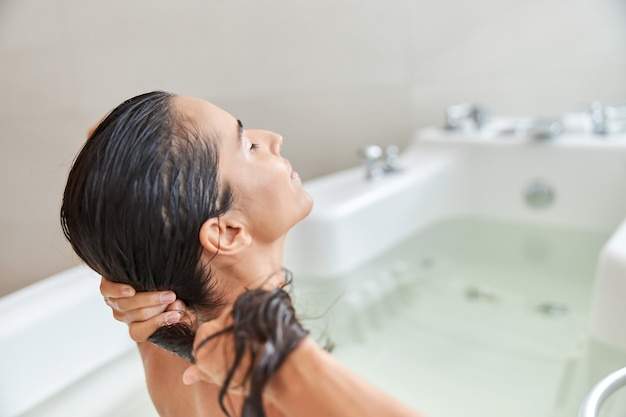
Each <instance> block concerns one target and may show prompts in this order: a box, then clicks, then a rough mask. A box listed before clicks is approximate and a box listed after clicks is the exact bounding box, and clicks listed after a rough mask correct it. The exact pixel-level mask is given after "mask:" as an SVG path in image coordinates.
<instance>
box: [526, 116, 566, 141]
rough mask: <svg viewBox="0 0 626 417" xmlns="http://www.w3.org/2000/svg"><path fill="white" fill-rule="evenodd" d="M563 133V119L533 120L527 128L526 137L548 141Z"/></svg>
mask: <svg viewBox="0 0 626 417" xmlns="http://www.w3.org/2000/svg"><path fill="white" fill-rule="evenodd" d="M562 133H563V121H562V120H561V119H549V118H539V119H532V121H531V122H530V124H529V126H528V127H527V128H526V131H525V136H526V137H528V138H531V139H535V140H547V139H552V138H555V137H557V136H559V135H561V134H562Z"/></svg>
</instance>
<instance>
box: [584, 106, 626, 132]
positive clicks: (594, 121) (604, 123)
mask: <svg viewBox="0 0 626 417" xmlns="http://www.w3.org/2000/svg"><path fill="white" fill-rule="evenodd" d="M589 118H590V119H591V131H592V132H593V133H594V134H596V135H602V136H605V135H610V134H611V133H618V132H624V131H626V105H621V106H606V105H604V104H602V102H600V101H594V102H592V103H591V106H590V109H589Z"/></svg>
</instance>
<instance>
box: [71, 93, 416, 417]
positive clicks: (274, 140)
mask: <svg viewBox="0 0 626 417" xmlns="http://www.w3.org/2000/svg"><path fill="white" fill-rule="evenodd" d="M281 146H282V137H281V136H280V135H277V134H275V133H272V132H267V131H261V130H244V129H243V125H242V123H241V122H240V121H238V120H237V119H235V118H234V117H233V116H231V115H230V114H228V113H226V112H225V111H223V110H221V109H219V108H218V107H216V106H214V105H213V104H211V103H208V102H206V101H202V100H199V99H194V98H189V97H179V96H175V95H172V94H169V93H165V92H153V93H147V94H143V95H140V96H137V97H134V98H132V99H129V100H127V101H125V102H124V103H122V104H120V105H119V106H118V107H117V108H116V109H114V110H113V111H112V112H111V113H110V114H109V115H107V117H105V119H104V120H103V121H102V122H101V123H100V124H99V125H98V126H97V127H96V128H95V130H94V131H93V133H92V134H91V135H90V137H89V139H88V140H87V142H86V143H85V145H84V147H83V149H82V150H81V152H80V153H79V155H78V157H77V158H76V161H75V162H74V165H73V167H72V170H71V171H70V174H69V177H68V182H67V185H66V189H65V194H64V198H63V205H62V209H61V220H62V225H63V230H64V232H65V235H66V237H67V238H68V240H69V241H70V243H71V244H72V247H73V248H74V250H75V252H76V253H77V254H78V255H79V256H80V257H81V258H82V259H83V260H84V261H85V262H86V263H87V264H88V265H89V266H90V267H91V268H93V269H95V270H96V271H98V272H99V273H101V274H102V275H104V276H107V277H111V278H112V279H113V280H115V281H116V282H117V284H114V283H108V282H107V281H103V285H102V292H103V294H105V296H106V298H107V302H108V303H109V305H111V306H112V308H113V310H114V315H115V317H116V318H117V319H119V320H123V321H126V322H131V323H135V324H131V328H130V329H131V335H132V336H133V338H134V339H135V340H138V342H139V343H138V345H139V349H140V352H141V356H142V359H143V362H144V368H145V371H146V379H147V384H148V389H149V392H150V395H151V398H152V400H153V402H154V404H155V406H156V408H157V410H158V412H159V414H160V415H161V416H183V415H184V416H208V415H211V416H213V415H222V414H221V413H222V411H223V412H225V413H228V414H231V415H237V414H239V412H240V411H241V413H242V414H243V415H262V413H263V410H265V411H266V412H267V413H268V414H270V415H281V414H282V412H287V415H293V416H298V415H300V414H298V413H299V412H300V411H299V410H300V407H299V406H298V404H299V401H300V400H294V398H296V397H300V395H296V396H295V397H294V396H293V393H292V392H291V388H292V387H295V386H296V385H297V384H295V383H294V384H291V382H292V380H293V381H296V380H298V378H296V376H297V375H298V374H299V372H300V371H301V370H303V371H307V370H306V369H300V368H299V366H300V365H299V364H300V363H301V362H302V361H301V360H297V361H296V360H291V359H290V358H289V355H290V354H292V353H293V355H294V356H293V357H292V358H296V357H297V358H301V357H302V358H307V359H305V360H304V362H305V363H308V364H314V363H315V364H317V366H319V367H320V368H321V369H332V374H333V375H335V374H337V375H341V378H340V382H344V383H352V384H355V385H354V387H355V389H357V387H359V386H360V385H359V383H357V382H356V381H358V379H357V378H355V377H354V376H353V375H351V374H349V373H348V372H347V371H345V370H344V369H343V368H341V367H340V366H339V365H338V364H336V363H334V362H332V360H330V359H328V358H327V357H326V356H324V354H323V352H321V351H320V349H319V348H317V347H314V346H313V344H312V342H311V341H310V340H309V339H308V338H307V336H306V333H305V332H304V330H303V329H302V328H301V327H300V325H299V323H298V322H297V320H295V317H294V313H293V308H292V307H291V305H290V300H289V297H288V296H287V295H286V293H284V292H283V291H281V290H280V289H278V288H280V287H282V286H283V285H284V281H285V277H284V273H283V269H282V256H283V246H284V241H285V237H286V234H287V231H288V230H289V229H290V228H291V227H292V226H293V225H294V224H296V223H297V222H298V221H300V220H301V219H302V218H304V217H305V216H306V215H307V214H308V213H309V212H310V210H311V207H312V201H311V197H310V196H309V195H308V194H307V193H306V192H305V191H304V189H303V188H302V184H301V181H300V179H299V177H298V174H297V173H296V172H295V171H293V169H292V168H291V165H290V164H289V161H287V160H286V159H284V158H282V157H281V156H280V148H281ZM107 285H108V287H107ZM250 288H254V289H255V290H253V291H248V290H249V289H250ZM155 290H158V291H160V292H154V291H155ZM124 291H129V292H128V296H126V297H125V296H124V295H123V294H124ZM146 291H147V292H146ZM134 294H136V295H134ZM155 298H156V299H157V300H158V301H156V302H155V301H154V300H155ZM175 298H178V300H180V301H178V302H177V303H175V304H170V303H172V302H173V301H174V299H175ZM231 309H232V311H231ZM166 310H167V311H166ZM220 315H221V316H222V317H226V318H222V319H221V320H218V321H216V320H215V319H216V318H217V317H218V316H220ZM142 322H143V323H142ZM203 323H205V324H203ZM216 323H220V329H222V328H225V329H226V332H225V333H224V332H223V331H221V332H219V333H218V334H220V335H221V336H220V337H216V338H213V339H211V338H209V339H207V338H206V337H207V332H209V333H211V334H213V333H215V330H216V329H215V326H216ZM163 324H167V325H165V326H163ZM207 329H209V330H207ZM197 330H198V331H199V335H198V338H197V339H198V340H197V343H199V344H202V346H201V347H200V348H199V349H197V350H196V351H195V359H196V360H197V361H198V362H197V364H196V365H195V366H194V367H192V368H190V369H189V370H187V373H185V382H186V383H187V384H188V385H185V384H183V373H184V372H185V370H186V369H187V368H188V367H189V361H193V360H194V354H193V352H192V343H193V341H194V337H195V333H196V331H197ZM144 335H147V336H149V342H146V341H145V339H144V338H143V336H144ZM206 340H208V341H209V342H208V343H205V341H206ZM157 346H160V347H162V348H164V349H166V350H168V351H170V352H174V353H176V354H177V355H178V356H174V355H172V354H171V353H170V352H167V351H165V350H163V349H161V348H160V347H157ZM208 346H226V351H225V352H227V353H228V352H230V353H232V355H231V354H227V355H226V356H225V357H221V356H219V355H218V359H214V355H215V352H217V351H216V350H215V349H210V351H211V352H213V354H212V355H209V356H207V354H206V353H204V352H207V350H209V349H207V348H208ZM309 358H310V359H309ZM315 358H317V359H315ZM245 364H247V365H245ZM283 364H284V366H281V365H283ZM289 364H291V365H289ZM294 365H297V366H294ZM279 369H280V372H278V370H279ZM242 374H243V377H242V376H241V375H242ZM281 374H283V375H284V377H283V378H282V379H284V380H286V381H289V384H285V383H284V381H283V382H281V380H282V379H281V378H280V377H279V375H281ZM308 374H309V373H308V371H307V372H306V375H308ZM328 376H329V375H326V377H328ZM216 378H217V379H216ZM342 378H343V379H342ZM300 380H302V381H304V379H302V378H300ZM192 382H197V383H196V384H190V383H192ZM216 383H218V384H221V385H222V388H220V387H219V385H217V384H216ZM302 386H303V387H305V386H306V385H305V384H304V385H302ZM328 386H332V384H331V383H330V379H329V385H328ZM368 389H369V390H370V391H371V390H374V391H376V390H375V389H373V388H371V387H370V388H368ZM227 390H231V391H229V392H227ZM357 391H358V390H357ZM370 391H367V390H365V391H363V392H364V393H368V394H371V392H370ZM337 392H339V391H337ZM376 392H378V391H376ZM270 393H271V395H270ZM263 394H264V395H263ZM329 394H330V395H335V394H336V392H327V393H320V395H329ZM218 397H219V401H218ZM376 398H379V403H380V405H381V406H384V407H391V409H394V407H395V408H397V409H398V410H401V411H402V413H403V414H398V415H407V414H406V412H407V409H406V408H403V407H402V406H401V405H398V404H397V403H396V402H395V401H393V400H392V399H390V398H388V397H386V396H384V394H380V395H378V396H376ZM343 400H344V398H341V399H339V400H335V401H334V402H333V401H330V400H329V401H328V404H334V403H339V402H341V401H343ZM289 404H291V405H290V406H289ZM334 407H335V408H334V410H336V411H337V412H342V410H341V407H339V406H337V405H336V406H334ZM398 407H399V408H398ZM343 415H346V414H343ZM362 415H363V414H362Z"/></svg>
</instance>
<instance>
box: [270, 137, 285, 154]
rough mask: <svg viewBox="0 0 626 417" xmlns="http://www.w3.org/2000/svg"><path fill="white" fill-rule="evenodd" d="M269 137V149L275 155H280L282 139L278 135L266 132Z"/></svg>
mask: <svg viewBox="0 0 626 417" xmlns="http://www.w3.org/2000/svg"><path fill="white" fill-rule="evenodd" d="M268 133H269V136H270V148H271V150H272V152H274V153H275V154H276V155H280V150H281V149H282V147H283V137H282V135H279V134H278V133H274V132H268Z"/></svg>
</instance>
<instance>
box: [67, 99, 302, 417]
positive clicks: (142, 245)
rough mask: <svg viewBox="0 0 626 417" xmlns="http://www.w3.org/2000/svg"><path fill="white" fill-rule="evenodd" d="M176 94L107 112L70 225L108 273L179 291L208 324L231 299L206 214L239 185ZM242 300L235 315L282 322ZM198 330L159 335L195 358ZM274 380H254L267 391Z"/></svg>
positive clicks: (79, 171) (80, 172)
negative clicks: (215, 272) (209, 256)
mask: <svg viewBox="0 0 626 417" xmlns="http://www.w3.org/2000/svg"><path fill="white" fill-rule="evenodd" d="M173 97H174V95H173V94H170V93H167V92H163V91H155V92H151V93H146V94H142V95H139V96H136V97H133V98H131V99H129V100H126V101H124V102H123V103H122V104H120V105H119V106H117V107H116V108H115V109H114V110H113V111H111V112H110V113H109V114H108V115H107V116H106V117H105V119H104V120H103V121H102V122H101V123H100V124H99V125H98V127H97V128H96V129H95V130H94V132H93V133H92V134H91V136H90V138H89V139H88V140H87V141H86V143H85V145H84V146H83V148H82V149H81V151H80V153H79V154H78V156H77V157H76V159H75V161H74V164H73V166H72V168H71V170H70V173H69V176H68V180H67V184H66V187H65V192H64V194H63V202H62V207H61V225H62V228H63V232H64V234H65V237H66V238H67V239H68V241H69V242H70V244H71V245H72V248H73V249H74V251H75V252H76V254H77V255H78V256H79V257H80V258H81V259H82V260H83V261H84V262H85V263H86V264H87V265H88V266H89V267H91V268H92V269H93V270H95V271H97V272H98V273H99V274H101V275H103V276H105V277H107V278H108V279H110V280H112V281H114V282H119V283H124V284H129V285H131V286H132V287H133V288H135V290H137V291H154V290H171V291H174V292H175V293H176V296H177V297H178V299H180V300H182V301H184V302H185V304H186V305H187V307H188V309H190V310H192V311H194V312H195V313H196V315H197V317H198V319H199V321H206V320H211V319H213V318H215V317H217V315H219V312H220V310H221V309H222V308H223V307H224V301H223V300H224V296H223V293H222V292H221V290H220V289H219V288H218V287H217V285H216V282H215V280H214V279H213V278H212V274H211V269H210V265H209V264H204V263H203V262H201V255H202V246H201V244H200V241H199V231H200V228H201V226H202V224H203V223H204V222H205V221H206V220H208V219H210V218H214V217H219V216H220V215H222V214H224V213H225V212H226V211H228V210H229V208H230V207H231V206H232V203H233V191H232V189H231V187H230V186H229V185H228V184H225V183H224V182H220V179H219V175H218V165H219V149H218V146H217V143H218V141H217V140H215V138H211V137H208V136H207V134H206V133H205V132H202V131H201V129H199V128H198V127H197V126H196V125H194V123H193V121H191V120H185V119H184V118H183V117H182V116H181V115H179V114H177V112H176V109H175V108H174V106H173V105H172V98H173ZM281 291H282V290H281ZM278 299H280V300H281V303H283V304H285V303H286V304H285V305H284V306H283V307H284V308H281V309H279V310H281V311H284V310H285V308H286V309H287V310H289V308H291V304H290V299H289V298H288V297H287V298H286V299H285V298H284V297H282V298H281V297H279V298H278ZM268 302H269V301H268ZM272 303H273V302H270V304H272ZM237 305H238V307H237V308H235V310H234V311H233V314H244V313H245V314H244V316H245V317H248V318H249V319H251V320H252V318H253V317H257V318H259V319H258V320H253V321H252V322H249V323H248V324H249V325H250V326H252V328H255V326H265V327H268V326H269V327H273V326H278V325H279V323H280V314H279V312H278V311H277V314H279V316H275V317H272V315H271V314H269V315H268V314H267V311H266V310H265V309H266V307H267V305H265V304H263V303H261V304H259V303H246V302H243V303H239V302H238V304H237ZM258 309H261V310H262V311H259V310H258ZM294 320H295V319H294ZM296 323H297V321H296ZM240 325H241V322H240ZM298 326H299V324H298V325H297V326H296V327H298ZM300 333H301V332H298V331H294V332H292V333H289V332H287V334H291V335H292V336H291V337H293V338H294V339H293V340H292V341H291V343H296V344H297V343H298V342H299V341H300V340H301V339H302V337H303V336H299V335H300ZM249 335H250V336H249V337H255V336H254V334H253V333H250V334H249ZM194 336H195V331H194V329H192V328H191V327H190V326H189V325H188V324H186V323H185V322H184V321H181V322H180V323H175V324H172V325H168V326H164V327H161V328H159V329H157V330H156V331H155V332H154V333H153V334H152V335H151V336H150V338H149V340H150V341H151V342H152V343H154V344H156V345H158V346H161V347H163V348H164V349H167V350H169V351H172V352H174V353H176V354H178V355H179V356H182V357H184V358H187V359H188V360H193V357H192V355H191V349H192V345H193V339H194ZM260 340H261V342H260V343H265V342H266V341H267V340H269V339H267V338H266V339H260ZM253 345H254V343H252V342H251V341H250V342H248V344H247V345H246V346H249V347H251V346H253ZM285 346H286V345H285ZM275 355H278V356H280V355H282V353H280V352H277V353H275ZM264 378H265V382H263V379H264ZM267 378H269V376H267V375H266V376H265V377H263V378H261V379H260V380H257V379H254V381H256V382H254V381H253V384H252V385H253V386H255V387H257V388H258V387H261V388H260V389H262V387H263V386H264V385H265V383H266V382H267V381H266V380H267ZM258 381H261V383H260V382H258ZM255 389H256V388H255ZM257 391H258V389H257ZM257 391H254V390H251V393H254V392H257ZM255 395H256V394H255ZM259 395H260V394H259ZM220 398H222V397H220ZM255 398H256V397H255ZM259 398H260V397H259ZM221 401H222V400H221V399H220V403H221ZM259 401H260V400H258V398H257V399H256V400H254V407H257V406H259V404H260V402H259ZM254 407H253V408H254ZM250 410H252V409H250ZM254 413H257V414H254ZM258 413H259V409H258V408H256V409H255V411H254V412H253V414H245V415H263V414H262V413H263V410H262V405H261V408H260V413H261V414H258Z"/></svg>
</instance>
